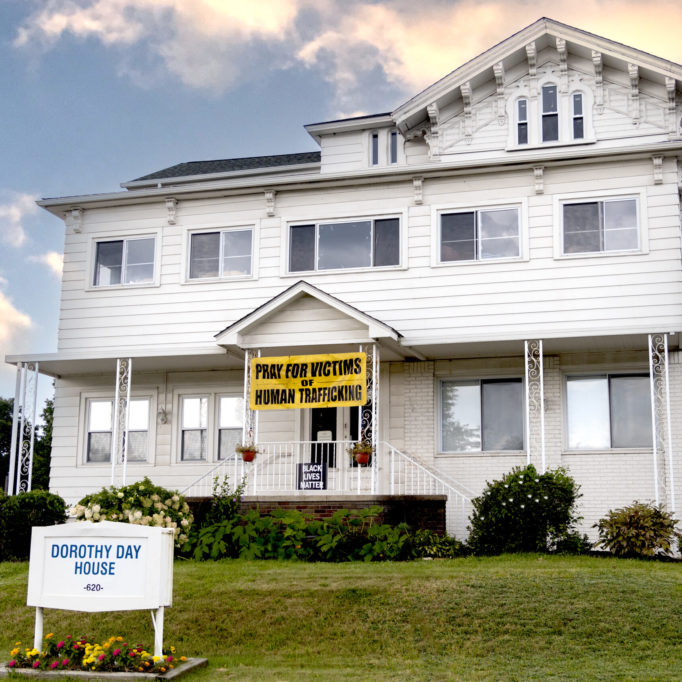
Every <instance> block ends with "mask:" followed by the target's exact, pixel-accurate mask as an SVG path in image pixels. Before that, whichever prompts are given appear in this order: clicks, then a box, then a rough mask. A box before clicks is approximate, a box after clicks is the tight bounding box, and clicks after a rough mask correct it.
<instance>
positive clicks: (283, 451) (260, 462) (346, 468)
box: [182, 441, 471, 539]
mask: <svg viewBox="0 0 682 682" xmlns="http://www.w3.org/2000/svg"><path fill="white" fill-rule="evenodd" d="M352 443H353V441H329V442H319V441H290V442H259V443H258V455H256V458H255V460H254V461H253V462H244V461H242V459H241V456H239V455H233V456H231V457H229V458H228V459H225V460H223V461H222V462H220V463H219V464H217V465H216V466H214V467H212V468H211V469H209V470H208V471H207V472H206V473H205V474H203V475H202V476H201V477H200V478H198V479H197V480H196V481H194V482H193V483H192V484H191V485H189V486H188V487H187V488H185V490H183V491H182V493H183V495H186V496H188V497H209V496H210V495H211V494H212V492H213V482H214V480H215V478H216V477H218V479H219V480H220V479H222V478H223V477H224V476H228V477H229V479H230V480H231V481H232V483H233V484H234V485H237V484H238V483H239V482H240V481H243V482H244V486H245V488H244V495H247V496H257V495H290V496H296V495H300V494H310V493H312V494H322V495H330V494H332V495H334V494H337V495H338V494H345V495H373V494H379V495H445V496H446V497H447V503H446V527H447V531H448V533H449V534H450V535H455V536H456V537H458V538H460V539H463V538H465V537H466V534H467V533H466V526H467V519H468V516H469V514H470V511H471V493H470V491H468V490H467V489H466V488H464V486H461V485H459V484H458V483H457V482H456V481H452V480H451V479H449V478H448V477H447V476H444V475H442V474H440V473H439V472H438V471H436V470H434V469H432V468H430V467H429V466H427V465H426V464H424V463H423V462H421V461H420V460H418V459H417V458H416V457H413V456H411V455H407V454H405V453H403V452H401V451H400V450H398V449H397V448H395V447H393V446H392V445H391V444H390V443H386V442H384V441H382V442H380V443H379V444H378V447H377V451H376V453H374V455H373V456H372V459H371V460H370V462H369V464H368V465H366V466H358V465H357V464H356V463H355V462H354V461H353V459H352V458H351V456H350V455H349V454H348V452H347V450H348V448H349V447H350V446H351V445H352ZM306 462H313V463H326V464H327V485H326V488H325V489H324V490H320V491H319V493H318V491H315V490H305V491H304V490H298V489H297V465H298V464H303V463H306Z"/></svg>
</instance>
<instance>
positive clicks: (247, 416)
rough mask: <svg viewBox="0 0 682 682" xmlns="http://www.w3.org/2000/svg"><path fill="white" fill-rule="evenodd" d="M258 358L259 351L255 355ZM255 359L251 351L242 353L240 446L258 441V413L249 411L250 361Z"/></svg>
mask: <svg viewBox="0 0 682 682" xmlns="http://www.w3.org/2000/svg"><path fill="white" fill-rule="evenodd" d="M257 355H258V356H260V351H258V353H257ZM254 357H256V353H255V352H254V351H252V350H249V349H247V350H245V351H244V418H243V421H242V444H244V443H256V442H257V440H258V413H257V412H254V411H253V410H252V409H251V360H252V359H253V358H254Z"/></svg>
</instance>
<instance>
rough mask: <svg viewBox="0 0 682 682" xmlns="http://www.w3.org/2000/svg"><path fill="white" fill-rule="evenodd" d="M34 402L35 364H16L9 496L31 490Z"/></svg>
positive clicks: (36, 376) (34, 418) (36, 398)
mask: <svg viewBox="0 0 682 682" xmlns="http://www.w3.org/2000/svg"><path fill="white" fill-rule="evenodd" d="M37 400H38V363H37V362H35V363H33V362H28V363H24V362H19V363H17V383H16V389H15V391H14V412H13V414H12V439H11V442H10V449H9V480H8V485H7V494H8V495H17V494H18V493H24V492H28V491H29V490H31V477H32V474H33V444H34V438H35V423H36V402H37Z"/></svg>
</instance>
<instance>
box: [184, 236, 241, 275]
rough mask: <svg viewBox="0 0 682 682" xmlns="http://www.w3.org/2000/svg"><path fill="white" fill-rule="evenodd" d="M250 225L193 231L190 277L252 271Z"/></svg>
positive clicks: (239, 273) (190, 247) (238, 273)
mask: <svg viewBox="0 0 682 682" xmlns="http://www.w3.org/2000/svg"><path fill="white" fill-rule="evenodd" d="M252 241H253V234H252V230H251V229H231V230H222V231H219V232H218V231H216V232H196V233H194V234H192V235H190V246H189V278H190V279H204V278H208V277H237V276H243V275H250V274H251V251H252Z"/></svg>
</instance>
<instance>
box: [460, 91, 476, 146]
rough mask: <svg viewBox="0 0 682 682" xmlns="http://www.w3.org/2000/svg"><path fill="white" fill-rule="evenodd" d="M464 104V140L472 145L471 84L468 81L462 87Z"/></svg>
mask: <svg viewBox="0 0 682 682" xmlns="http://www.w3.org/2000/svg"><path fill="white" fill-rule="evenodd" d="M460 91H461V93H462V102H463V103H464V139H465V140H466V141H467V143H471V138H472V137H473V131H472V126H471V83H470V82H469V81H467V82H466V83H464V84H463V85H462V86H461V87H460Z"/></svg>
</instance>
